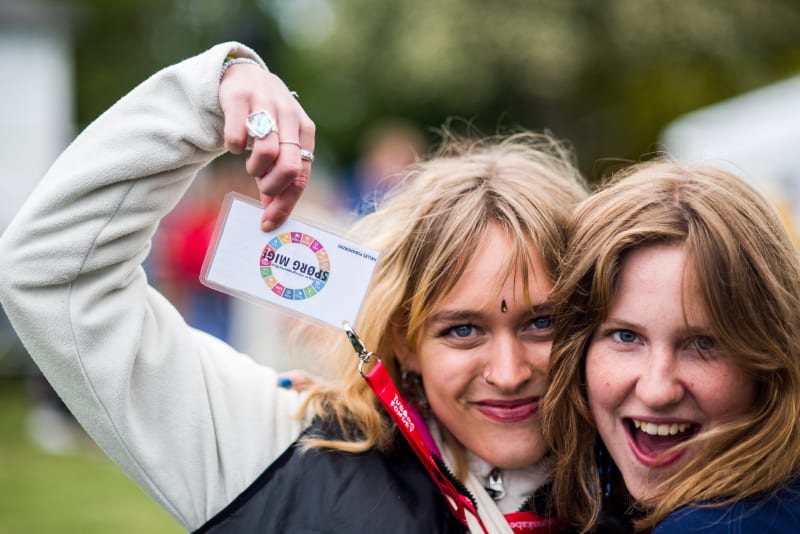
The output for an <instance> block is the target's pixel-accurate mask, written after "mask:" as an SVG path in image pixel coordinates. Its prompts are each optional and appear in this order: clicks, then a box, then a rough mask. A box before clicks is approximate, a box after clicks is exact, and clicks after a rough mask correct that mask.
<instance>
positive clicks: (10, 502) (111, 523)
mask: <svg viewBox="0 0 800 534" xmlns="http://www.w3.org/2000/svg"><path fill="white" fill-rule="evenodd" d="M28 409H29V401H28V397H27V394H26V389H25V384H24V382H23V381H22V380H21V379H15V378H0V534H12V533H13V534H17V533H36V534H50V533H53V534H55V533H58V534H71V533H75V534H78V533H80V534H93V533H103V534H107V533H114V534H128V533H131V534H133V533H137V534H140V533H143V532H147V533H159V534H161V533H164V534H171V533H178V532H184V530H183V529H182V528H180V527H179V526H178V524H177V523H175V521H174V520H173V519H172V518H171V517H169V516H168V515H167V514H166V512H164V511H163V510H161V508H159V507H158V506H157V505H156V504H155V503H153V501H151V500H150V498H149V497H148V496H147V495H145V494H144V493H143V492H142V491H141V490H140V489H139V488H138V487H137V486H136V485H135V484H134V483H133V482H132V481H131V480H130V479H128V478H127V477H126V476H125V475H124V474H123V473H122V471H121V470H120V469H119V468H117V467H116V466H115V465H114V464H113V463H112V462H111V461H110V460H109V459H108V458H107V457H106V456H105V455H103V453H102V452H100V451H99V449H97V448H96V447H95V446H94V445H93V444H91V443H89V442H87V443H86V444H85V445H83V446H81V447H80V448H79V450H78V451H77V452H75V453H71V454H66V455H53V454H48V453H45V452H42V451H41V450H39V449H38V448H37V447H36V446H35V445H34V444H33V443H32V441H31V440H30V438H29V437H28V433H27V429H26V416H27V414H28Z"/></svg>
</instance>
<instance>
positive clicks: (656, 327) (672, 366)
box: [586, 245, 756, 499]
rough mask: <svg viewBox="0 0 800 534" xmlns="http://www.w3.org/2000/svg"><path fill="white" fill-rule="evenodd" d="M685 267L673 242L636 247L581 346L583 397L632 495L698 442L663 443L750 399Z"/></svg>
mask: <svg viewBox="0 0 800 534" xmlns="http://www.w3.org/2000/svg"><path fill="white" fill-rule="evenodd" d="M685 267H686V255H685V253H684V251H683V249H682V248H681V247H680V246H678V245H652V246H646V247H643V248H640V249H637V250H635V251H633V252H632V253H631V254H630V255H629V256H628V257H627V259H626V260H625V261H624V263H623V265H622V271H621V273H620V278H619V286H618V288H617V290H616V292H615V295H614V297H613V299H612V302H611V307H610V310H609V313H608V318H607V319H606V321H605V322H603V323H602V324H601V325H600V326H599V328H598V329H597V331H596V332H595V333H594V336H593V337H592V340H591V341H590V343H589V347H588V351H587V356H586V383H587V389H588V399H589V406H590V408H591V412H592V415H593V417H594V420H595V423H596V425H597V430H598V432H599V433H600V437H601V438H602V439H603V442H604V443H605V445H606V447H607V448H608V451H609V453H610V454H611V456H612V458H613V459H614V462H615V463H616V464H617V466H618V467H619V469H620V471H621V473H622V476H623V478H624V479H625V485H626V486H627V488H628V491H629V492H630V493H631V495H632V496H633V497H634V498H636V499H642V498H646V497H647V496H648V495H649V494H650V491H651V490H652V489H653V488H655V487H656V485H657V484H658V483H659V482H661V481H663V480H665V479H666V478H667V477H668V476H670V475H672V474H673V473H676V472H677V471H679V470H680V469H681V467H682V466H684V465H686V463H687V461H688V460H689V459H690V458H691V457H692V456H693V455H694V454H695V453H696V451H697V447H698V446H697V445H692V446H689V447H688V448H686V449H683V450H681V451H679V452H676V453H672V454H670V455H668V456H666V457H662V453H663V452H664V451H666V450H667V449H668V448H670V447H672V446H673V445H676V444H678V443H680V442H682V441H685V440H687V439H688V438H690V437H691V436H693V435H697V434H700V433H703V432H708V431H709V430H711V429H713V428H715V427H718V426H719V425H721V424H723V423H725V422H729V421H731V420H733V419H736V418H738V417H741V416H743V415H744V414H746V413H747V412H748V411H749V410H750V409H751V407H752V406H753V403H754V399H755V390H756V388H755V382H754V381H753V380H752V379H751V378H748V377H747V376H746V375H745V374H744V372H742V371H741V369H739V367H737V366H736V365H735V364H734V363H733V362H732V361H731V360H730V358H728V357H727V356H726V355H725V354H724V353H723V352H722V351H721V350H720V349H719V348H718V347H716V346H715V340H714V337H713V335H712V333H711V332H710V328H709V327H708V320H707V317H706V311H705V308H704V306H703V304H702V301H701V299H700V294H699V288H698V287H697V284H696V282H695V280H694V276H693V272H692V269H691V267H689V268H685ZM684 276H686V277H687V278H686V279H684ZM684 281H685V282H686V283H684Z"/></svg>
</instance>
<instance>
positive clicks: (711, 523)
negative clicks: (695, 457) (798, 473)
mask: <svg viewBox="0 0 800 534" xmlns="http://www.w3.org/2000/svg"><path fill="white" fill-rule="evenodd" d="M673 532H696V533H702V534H722V533H728V534H749V533H756V534H767V533H769V534H773V533H779V534H780V533H787V534H789V533H791V534H795V533H797V532H800V482H794V483H793V484H790V485H788V486H785V487H783V488H780V489H778V490H776V491H775V492H774V493H769V494H767V495H764V496H762V497H760V498H757V499H750V500H747V501H740V502H737V503H733V504H730V505H725V506H714V507H701V506H686V507H684V508H681V509H679V510H677V511H675V512H674V513H672V514H671V515H669V516H668V517H667V518H666V519H665V520H664V521H662V522H661V523H659V524H658V526H656V528H655V530H653V534H667V533H673Z"/></svg>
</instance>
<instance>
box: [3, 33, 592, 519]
mask: <svg viewBox="0 0 800 534" xmlns="http://www.w3.org/2000/svg"><path fill="white" fill-rule="evenodd" d="M221 67H222V68H221ZM220 80H221V81H220ZM251 114H255V116H257V117H259V118H260V119H261V120H262V122H260V123H259V124H251V125H250V126H251V128H250V129H248V128H247V127H246V123H248V122H249V120H248V116H249V115H251ZM267 119H270V120H267ZM277 127H279V131H278V128H277ZM248 132H249V133H251V134H252V138H251V139H250V141H251V142H252V152H251V153H250V155H249V157H248V158H247V161H246V163H245V165H246V167H247V170H248V172H249V173H250V174H251V175H253V176H256V177H257V179H256V184H257V187H258V190H259V193H260V195H261V199H262V202H263V204H264V206H265V210H264V215H263V219H262V225H263V228H264V229H265V230H272V229H274V228H275V227H276V226H277V225H278V224H279V223H281V222H282V221H283V220H285V218H286V217H287V216H288V214H289V212H290V211H291V209H292V207H293V206H294V203H295V202H296V201H297V198H298V196H299V195H300V193H301V192H302V189H303V187H304V186H305V183H306V181H307V179H308V176H309V173H310V169H311V162H312V161H313V153H312V152H313V146H314V125H313V123H311V121H310V120H309V119H308V117H306V115H305V113H304V112H303V110H302V108H301V107H300V105H299V103H298V102H297V100H296V99H295V98H293V96H292V94H291V93H290V92H289V90H288V89H287V88H286V86H285V85H284V84H283V83H282V82H281V81H280V80H279V79H277V78H276V77H274V76H273V75H271V74H269V73H268V72H267V71H266V70H265V69H264V68H263V63H262V62H261V60H260V59H259V58H258V56H257V55H255V53H254V52H253V51H252V50H250V49H248V48H246V47H244V46H242V45H239V44H236V43H228V44H223V45H219V46H217V47H214V48H212V49H211V50H209V51H207V52H205V53H203V54H201V55H199V56H197V57H194V58H190V59H188V60H186V61H184V62H182V63H180V64H178V65H175V66H172V67H168V68H166V69H164V70H163V71H161V72H160V73H157V74H156V75H154V76H153V77H151V78H150V79H149V80H147V81H146V82H144V83H143V84H142V85H140V86H139V87H137V88H136V89H134V90H133V91H132V92H131V93H129V94H128V95H127V96H125V97H124V98H123V99H121V100H120V101H119V102H118V103H117V104H115V105H114V106H113V107H112V108H111V109H110V110H109V111H107V112H106V113H104V114H103V115H102V116H101V117H100V118H98V119H97V121H95V122H94V123H93V124H92V125H90V126H89V127H88V128H87V129H86V130H85V131H84V132H83V133H82V134H81V135H80V136H79V137H78V138H77V139H76V140H75V141H74V142H73V144H72V145H71V146H70V147H69V148H68V149H67V151H66V152H65V153H64V154H63V155H62V156H61V157H60V158H59V160H58V161H57V162H56V164H55V165H54V166H53V167H52V169H51V170H50V171H49V173H48V175H47V176H46V177H45V178H44V179H43V180H42V182H41V183H40V184H39V185H38V187H37V188H36V190H35V191H34V193H33V194H32V196H31V198H30V199H29V200H28V201H27V203H26V204H25V206H23V208H22V209H21V210H20V212H19V213H18V215H17V216H16V218H15V220H14V221H13V223H12V224H11V225H10V227H9V228H8V229H7V231H6V232H5V233H4V234H3V237H2V239H0V300H2V304H3V307H4V309H5V310H6V312H7V314H8V316H9V318H10V319H11V321H12V323H13V325H14V326H15V328H16V329H17V331H18V333H19V335H20V338H21V339H22V340H23V341H24V343H25V345H26V347H27V348H28V350H29V351H30V353H31V355H32V356H33V358H34V359H35V360H36V362H37V363H38V365H39V366H40V367H41V368H42V369H43V372H44V374H45V376H46V377H47V378H48V379H49V380H50V381H51V383H52V384H53V385H54V387H55V389H56V391H57V392H58V393H59V394H60V395H61V396H62V398H63V399H64V401H65V402H66V404H67V405H68V406H69V407H70V409H71V410H72V411H73V413H74V414H75V415H76V417H77V418H78V420H79V421H81V423H82V424H83V425H84V426H85V427H86V429H87V430H88V431H89V433H90V434H91V435H92V437H93V438H94V439H95V440H96V441H97V442H98V443H99V444H100V446H101V447H102V448H103V449H104V450H105V451H106V452H107V453H108V454H109V455H110V456H111V458H113V459H114V461H115V462H117V463H118V464H119V465H120V466H121V467H122V468H123V469H124V470H125V471H126V472H127V473H128V474H129V475H130V476H131V477H132V478H133V479H134V480H135V481H136V482H137V483H138V484H139V485H140V486H141V487H142V488H143V489H144V490H145V491H146V492H147V493H148V494H149V495H151V496H152V497H153V499H154V500H156V501H157V502H158V503H159V504H160V505H161V506H163V507H164V508H165V509H166V510H167V511H168V512H169V513H170V514H172V516H173V517H174V518H175V519H176V520H177V521H178V522H179V523H180V524H181V525H182V526H183V527H184V528H186V529H187V530H192V531H198V532H255V531H258V532H414V533H420V532H437V533H438V532H464V531H466V530H467V529H468V528H469V529H471V530H473V531H478V532H480V531H483V530H484V529H485V530H486V531H489V532H511V531H512V530H511V529H512V527H513V528H514V529H515V531H516V532H536V531H542V530H543V529H546V530H548V531H549V530H553V529H556V528H557V525H556V524H555V520H554V518H552V517H549V516H548V511H547V510H546V509H543V508H541V507H538V508H537V505H538V504H541V503H540V501H541V499H540V498H539V497H541V496H542V494H543V493H545V492H546V484H547V480H548V479H547V477H548V474H549V467H550V465H551V462H550V459H549V458H548V456H547V452H546V446H545V444H544V441H543V439H542V436H541V432H540V426H539V418H538V406H539V399H540V396H541V395H542V394H543V393H544V381H545V373H546V367H547V361H548V356H549V351H550V344H551V339H552V333H553V328H552V319H551V312H552V305H551V301H550V298H549V296H550V289H551V287H552V273H553V272H554V271H555V269H556V268H557V266H558V265H559V262H560V261H561V254H562V252H563V246H564V243H565V234H564V224H565V221H566V219H567V217H568V214H569V211H570V210H571V209H572V207H573V205H574V204H575V203H577V201H579V200H580V199H582V198H583V197H584V194H585V192H584V188H583V185H582V182H581V179H580V177H579V175H578V173H577V172H576V171H575V169H574V167H573V165H572V162H571V155H570V154H569V152H568V151H566V150H564V149H563V147H562V146H561V145H560V144H559V143H557V142H555V141H553V140H552V139H551V138H549V137H545V136H536V135H527V134H520V135H515V136H511V137H507V138H504V139H501V140H494V141H492V140H487V141H481V142H474V143H467V144H459V143H452V144H451V143H447V147H448V148H447V149H446V150H443V151H442V152H441V153H439V154H437V155H436V156H435V157H433V158H431V159H430V160H428V161H423V162H420V163H419V164H418V165H415V166H414V167H413V168H412V169H411V170H410V172H409V175H408V176H407V178H406V179H405V181H404V183H403V184H402V185H401V186H400V189H398V190H397V191H396V192H395V193H393V194H392V195H391V198H389V199H388V200H387V201H386V202H385V204H384V205H382V206H379V207H378V209H377V210H376V212H375V213H374V214H372V215H370V216H369V217H368V218H366V219H364V220H363V221H362V222H361V223H360V224H359V226H358V228H357V229H356V231H355V233H354V234H353V236H354V237H355V238H356V239H358V240H360V241H361V242H362V243H363V244H364V245H365V246H368V247H372V248H375V249H378V250H379V251H380V258H379V261H378V264H377V267H376V271H375V274H374V277H373V281H372V284H371V287H370V289H369V291H368V292H367V297H366V300H365V301H364V303H363V305H362V307H361V312H360V319H359V321H358V324H356V325H354V326H355V330H356V331H357V332H358V333H359V334H360V335H361V336H363V339H364V341H365V343H366V347H367V348H368V349H369V350H371V351H374V352H375V353H377V354H378V355H379V356H380V357H381V358H382V361H383V363H384V365H385V366H386V368H387V369H388V371H389V373H390V375H391V377H392V379H393V380H394V382H395V383H397V385H398V388H399V389H400V392H401V393H402V394H403V395H404V396H406V397H407V398H408V399H409V400H410V402H412V403H414V404H416V405H417V406H418V407H419V409H420V411H421V412H422V417H425V418H426V419H425V422H426V423H427V425H429V427H430V433H431V434H432V436H429V437H430V438H431V439H432V441H431V442H430V443H429V445H430V447H431V448H432V449H434V452H435V453H436V455H437V457H438V455H441V458H440V462H441V466H442V471H444V476H445V478H447V482H448V483H450V484H452V485H453V486H454V487H455V488H456V489H457V490H458V492H459V493H458V496H457V497H456V498H458V499H461V498H462V497H463V498H464V499H466V500H467V501H470V503H471V504H472V509H473V512H474V515H473V514H470V515H469V516H468V517H467V519H466V522H467V524H468V526H467V525H465V524H463V523H462V522H461V521H460V520H458V519H457V518H456V516H455V515H454V514H452V513H451V508H450V505H449V504H448V501H447V499H446V498H445V497H444V496H443V495H442V493H441V492H440V489H439V486H438V485H437V483H435V482H434V480H433V479H432V478H431V477H430V476H429V473H428V472H426V470H425V468H424V467H423V464H422V463H420V460H419V459H418V458H417V456H415V454H414V451H413V450H412V448H411V447H410V446H409V444H408V443H406V442H405V441H404V439H403V437H402V436H401V434H400V433H399V432H397V430H396V429H395V428H394V426H393V424H392V423H391V422H390V420H389V418H388V416H387V415H386V412H385V411H384V410H383V407H382V406H381V405H380V404H379V403H378V402H377V400H376V397H375V394H374V393H373V392H372V391H371V390H370V389H369V388H368V387H367V385H366V384H365V382H364V379H363V378H362V377H361V376H360V375H359V374H358V372H357V370H356V369H357V365H356V363H357V359H356V358H355V355H354V353H353V348H352V347H351V346H350V345H348V344H347V340H346V337H345V335H344V333H342V332H336V333H335V334H334V337H335V341H333V342H331V343H325V344H321V345H320V346H318V347H317V354H318V355H319V358H320V360H323V361H325V364H326V366H331V364H333V365H332V367H333V368H335V369H337V370H338V373H339V376H338V377H336V378H334V379H333V380H332V381H331V382H330V383H328V382H324V381H323V382H321V383H319V384H318V385H317V387H315V388H313V389H312V390H311V391H310V392H309V393H308V396H307V397H303V396H302V395H301V394H299V393H298V392H297V391H294V390H286V389H282V388H279V387H278V383H277V382H278V380H277V375H276V373H275V371H274V370H272V369H269V368H266V367H263V366H260V365H258V364H257V363H255V362H254V361H253V360H251V359H250V358H247V357H245V356H243V355H242V354H240V353H238V352H236V351H235V350H234V349H233V348H231V347H230V346H228V345H226V344H225V343H223V342H221V341H220V340H218V339H215V338H213V337H211V336H209V335H206V334H204V333H202V332H199V331H196V330H193V329H191V328H190V327H188V326H187V325H186V324H185V322H184V321H183V319H182V318H181V317H180V315H179V314H178V312H177V311H176V309H175V308H174V307H173V306H172V305H171V304H170V303H169V302H167V301H166V300H165V299H164V298H163V297H162V296H161V295H160V294H159V293H158V292H157V291H156V290H154V289H153V288H151V287H149V286H148V284H147V279H146V276H145V274H144V271H143V270H142V268H141V263H142V261H143V260H144V259H145V257H146V255H147V252H148V249H149V242H150V238H151V236H152V234H153V232H154V231H155V229H156V227H157V225H158V223H159V221H160V220H161V218H162V217H163V216H164V215H165V214H166V213H167V212H169V210H170V209H172V207H174V205H175V204H176V203H177V201H178V199H179V198H180V197H181V195H182V194H183V192H184V191H185V190H186V188H187V187H188V185H189V184H190V183H191V181H192V179H193V177H194V176H195V174H196V173H197V172H198V171H199V170H200V169H201V168H202V167H204V166H205V165H207V164H208V163H209V162H210V161H211V160H213V159H214V158H215V157H217V156H219V155H220V154H222V153H223V152H225V151H226V150H231V151H234V152H241V151H242V150H243V149H244V148H245V145H246V144H247V143H248ZM264 342H265V343H268V342H269V340H268V339H266V340H264ZM303 406H305V408H306V409H305V410H303V409H302V407H303ZM298 409H300V410H299V411H300V413H304V414H307V417H306V418H303V417H300V418H298V417H296V414H297V413H298ZM448 471H453V473H448ZM437 482H438V481H437ZM534 501H535V502H534ZM462 502H463V501H462ZM532 508H534V509H538V510H539V511H540V514H538V515H536V514H533V513H532V512H530V510H531V509H532ZM520 513H521V514H522V515H521V516H520V515H519V514H520ZM506 514H511V515H510V516H509V517H506ZM520 518H521V519H520ZM512 523H513V524H512Z"/></svg>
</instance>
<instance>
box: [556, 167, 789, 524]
mask: <svg viewBox="0 0 800 534" xmlns="http://www.w3.org/2000/svg"><path fill="white" fill-rule="evenodd" d="M570 232H571V235H572V236H573V237H572V238H571V242H570V245H569V248H568V252H567V255H566V258H565V261H564V263H563V265H562V268H561V272H560V274H559V278H558V281H557V283H556V287H555V289H554V299H555V300H556V303H557V306H558V307H557V310H556V335H555V339H554V342H553V349H552V353H551V360H550V363H551V366H550V371H549V377H548V379H549V386H548V391H547V393H546V395H545V398H544V399H543V406H542V425H543V431H544V434H545V437H546V438H548V440H549V444H550V446H551V448H552V449H553V451H554V452H555V454H556V456H557V467H556V474H555V480H554V492H553V499H554V503H555V505H556V507H557V509H558V511H559V516H561V517H570V518H574V519H575V520H576V521H577V523H579V524H580V525H581V526H582V527H583V528H585V529H586V530H590V529H591V528H593V527H594V526H595V524H596V521H597V519H598V517H599V514H600V506H601V491H600V481H599V477H598V466H597V461H596V457H595V447H596V446H597V445H598V443H597V439H598V436H597V433H596V430H595V426H594V422H593V420H592V417H591V413H590V411H589V406H588V402H587V394H586V386H585V376H584V373H585V356H586V350H587V345H588V343H589V340H590V338H591V336H592V334H593V333H594V331H595V330H596V328H597V327H598V326H599V325H600V324H601V323H602V322H603V321H604V320H605V319H606V317H607V313H608V310H609V307H610V304H611V300H612V298H613V296H614V292H615V288H616V285H617V281H618V276H619V273H620V269H621V265H622V262H623V261H624V259H625V257H626V255H627V254H629V253H630V251H631V250H633V249H636V248H638V247H642V246H646V245H648V244H653V243H679V244H682V245H683V247H684V250H685V251H686V253H687V256H688V257H689V258H690V259H691V261H692V262H693V267H694V270H695V272H696V274H697V277H698V280H699V287H700V288H701V291H702V299H703V301H704V304H705V306H706V309H707V313H708V316H709V321H710V327H711V329H712V331H713V333H714V336H715V338H716V339H717V341H718V343H719V344H720V345H721V346H723V347H724V349H725V352H726V354H727V355H729V357H730V358H731V359H732V361H733V362H734V363H735V364H736V365H738V366H739V367H740V368H741V369H743V370H744V371H745V372H746V373H747V374H748V375H750V376H752V377H753V378H754V380H755V381H756V384H757V397H756V400H755V402H754V406H753V407H752V410H751V411H750V412H749V413H748V414H746V415H745V416H744V417H742V418H740V419H738V420H736V421H734V422H731V423H730V424H727V425H724V426H723V427H720V428H718V429H715V430H714V431H709V432H705V433H703V434H701V435H700V436H697V437H696V438H694V439H693V440H692V441H691V442H693V443H697V442H702V445H703V446H702V447H701V448H700V450H699V452H698V453H697V454H696V455H695V456H694V457H693V458H692V459H691V460H690V462H689V464H688V465H687V466H685V467H684V468H683V469H681V470H680V471H679V472H677V473H675V474H674V475H673V476H671V477H670V478H669V479H668V480H666V481H664V482H663V483H662V484H661V485H660V486H659V488H658V493H657V495H656V497H655V498H654V499H652V500H650V499H648V502H647V503H641V504H643V508H644V513H645V514H646V515H645V516H644V517H643V519H641V520H640V521H639V522H638V523H637V526H639V527H643V528H649V527H652V526H654V525H655V524H657V523H658V522H659V521H660V520H662V519H664V518H665V517H666V516H667V515H669V514H670V513H671V512H673V511H674V510H676V509H677V508H679V507H681V506H685V505H687V504H690V503H708V502H711V501H713V502H714V503H716V504H722V503H729V502H732V501H738V500H741V499H744V498H746V497H750V496H753V495H755V494H758V493H761V492H765V491H769V490H770V489H771V488H775V487H776V486H779V485H780V484H781V483H785V482H787V481H789V480H790V479H791V478H792V477H794V476H795V475H796V473H797V472H798V469H800V427H799V425H798V423H799V422H800V265H799V264H798V256H797V251H796V250H795V249H794V248H793V245H792V243H791V240H790V238H789V235H788V233H787V232H786V230H785V228H783V227H782V225H781V223H780V221H779V219H778V217H777V215H776V213H775V212H774V211H773V210H772V208H771V207H770V206H769V205H768V203H767V202H766V200H765V199H764V198H763V197H762V196H761V195H759V194H758V193H757V192H756V191H755V190H753V189H752V188H751V187H750V186H748V185H747V184H745V183H744V182H743V181H741V180H740V179H738V178H736V177H735V176H733V175H731V174H729V173H727V172H725V171H722V170H719V169H714V168H708V167H700V168H685V167H681V166H679V165H677V164H675V163H672V162H669V161H655V162H650V163H644V164H639V165H635V166H632V167H631V168H629V169H627V170H626V171H625V172H623V173H622V174H620V175H619V176H618V177H616V179H614V180H613V181H612V182H611V183H610V184H609V185H607V186H606V187H604V188H602V189H601V190H600V191H599V192H598V193H596V194H595V195H593V196H592V197H591V198H590V199H588V200H587V201H585V202H584V203H582V204H581V205H580V206H579V207H578V208H577V209H576V211H575V214H574V217H573V222H572V225H571V229H570ZM687 444H688V443H685V444H682V445H681V446H679V447H685V446H687Z"/></svg>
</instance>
